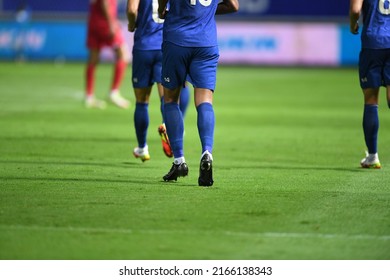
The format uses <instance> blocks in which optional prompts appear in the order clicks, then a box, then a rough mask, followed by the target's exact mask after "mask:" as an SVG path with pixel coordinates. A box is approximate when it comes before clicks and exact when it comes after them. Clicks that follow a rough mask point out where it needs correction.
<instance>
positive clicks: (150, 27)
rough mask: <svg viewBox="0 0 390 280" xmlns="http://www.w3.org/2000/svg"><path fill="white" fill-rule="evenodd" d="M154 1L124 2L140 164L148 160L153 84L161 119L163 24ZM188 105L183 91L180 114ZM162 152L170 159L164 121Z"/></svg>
mask: <svg viewBox="0 0 390 280" xmlns="http://www.w3.org/2000/svg"><path fill="white" fill-rule="evenodd" d="M157 8H158V2H157V0H128V1H127V19H128V30H129V31H130V32H134V46H133V63H132V84H133V88H134V94H135V98H136V105H135V111H134V126H135V132H136V136H137V142H138V146H137V147H136V148H134V151H133V154H134V156H135V157H136V158H140V159H141V160H142V161H146V160H149V159H150V155H149V149H148V145H147V130H148V127H149V99H150V94H151V91H152V86H153V84H154V83H157V89H158V93H159V96H160V100H161V107H160V108H161V113H162V115H163V87H162V84H161V67H162V51H161V44H162V29H163V22H164V20H162V19H160V18H159V17H158V13H157ZM188 102H189V89H188V87H183V88H182V90H181V97H180V110H181V112H182V114H183V115H184V114H185V111H186V109H187V106H188ZM158 132H159V134H160V136H161V141H162V145H163V151H164V153H165V154H166V156H168V157H172V156H173V154H172V150H171V146H170V144H169V138H168V136H167V133H166V129H165V124H164V118H163V123H162V124H161V125H160V126H159V128H158Z"/></svg>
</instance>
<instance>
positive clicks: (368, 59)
mask: <svg viewBox="0 0 390 280" xmlns="http://www.w3.org/2000/svg"><path fill="white" fill-rule="evenodd" d="M384 65H385V59H384V57H383V53H382V52H381V51H380V50H374V49H362V50H361V52H360V55H359V80H360V86H361V88H362V89H367V88H379V87H380V86H381V85H382V84H383V75H382V74H383V69H384Z"/></svg>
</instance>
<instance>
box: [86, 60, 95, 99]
mask: <svg viewBox="0 0 390 280" xmlns="http://www.w3.org/2000/svg"><path fill="white" fill-rule="evenodd" d="M95 69H96V65H95V64H88V65H87V70H86V77H85V79H86V94H87V96H92V95H93V90H94V84H95Z"/></svg>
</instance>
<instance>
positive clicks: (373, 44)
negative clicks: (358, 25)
mask: <svg viewBox="0 0 390 280" xmlns="http://www.w3.org/2000/svg"><path fill="white" fill-rule="evenodd" d="M361 38H362V47H363V48H369V49H387V48H390V1H389V0H364V2H363V29H362V37H361Z"/></svg>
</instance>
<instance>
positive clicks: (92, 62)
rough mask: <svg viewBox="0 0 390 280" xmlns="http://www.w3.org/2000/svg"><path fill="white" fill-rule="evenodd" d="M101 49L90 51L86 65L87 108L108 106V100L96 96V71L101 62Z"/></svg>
mask: <svg viewBox="0 0 390 280" xmlns="http://www.w3.org/2000/svg"><path fill="white" fill-rule="evenodd" d="M99 54H100V52H99V50H97V49H91V50H90V52H89V57H88V61H87V67H86V76H85V84H86V90H85V95H86V96H85V107H86V108H98V109H104V108H105V107H106V102H104V101H103V100H99V99H96V98H95V93H94V85H95V71H96V67H97V65H98V63H99Z"/></svg>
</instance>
